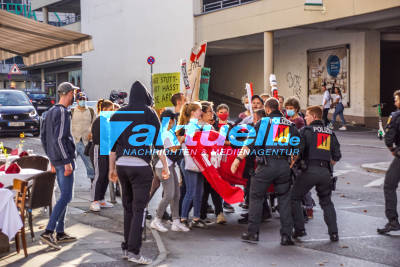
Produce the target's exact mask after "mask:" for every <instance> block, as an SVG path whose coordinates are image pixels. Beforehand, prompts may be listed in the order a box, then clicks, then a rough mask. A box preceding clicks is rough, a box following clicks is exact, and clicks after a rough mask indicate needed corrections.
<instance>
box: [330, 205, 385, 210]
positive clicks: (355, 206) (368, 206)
mask: <svg viewBox="0 0 400 267" xmlns="http://www.w3.org/2000/svg"><path fill="white" fill-rule="evenodd" d="M384 206H385V205H363V206H357V205H354V206H349V207H336V209H340V210H347V209H355V208H370V207H384Z"/></svg>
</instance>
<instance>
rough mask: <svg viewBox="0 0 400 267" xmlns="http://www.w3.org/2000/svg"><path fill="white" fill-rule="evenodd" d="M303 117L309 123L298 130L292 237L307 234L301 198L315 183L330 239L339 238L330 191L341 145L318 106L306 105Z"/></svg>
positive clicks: (335, 239) (339, 156) (336, 239)
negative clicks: (299, 137)
mask: <svg viewBox="0 0 400 267" xmlns="http://www.w3.org/2000/svg"><path fill="white" fill-rule="evenodd" d="M305 120H306V122H307V125H308V126H305V127H303V128H302V129H301V130H300V136H301V144H300V158H299V160H301V164H300V165H302V173H301V174H300V175H299V176H298V177H297V179H296V182H295V184H294V186H293V191H292V211H293V219H294V228H295V230H294V233H293V237H294V238H298V237H301V236H305V235H306V231H305V228H304V215H303V209H302V207H301V201H302V199H303V197H304V195H305V194H306V193H307V192H309V191H310V190H311V189H312V188H313V187H314V186H315V187H316V190H317V194H318V198H319V203H320V205H321V208H322V210H323V211H324V220H325V223H326V224H327V226H328V232H329V236H330V239H331V241H333V242H335V241H338V240H339V235H338V228H337V222H336V211H335V207H334V206H333V203H332V200H331V195H332V181H333V180H332V178H331V174H332V167H331V166H332V165H334V164H335V163H336V162H337V161H339V160H340V158H341V153H340V145H339V142H338V140H337V138H336V136H335V134H334V133H333V132H332V130H330V129H329V128H328V127H325V126H324V123H323V121H322V109H321V108H320V107H319V106H312V107H309V108H307V112H306V116H305Z"/></svg>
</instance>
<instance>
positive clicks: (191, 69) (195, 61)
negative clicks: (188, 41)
mask: <svg viewBox="0 0 400 267" xmlns="http://www.w3.org/2000/svg"><path fill="white" fill-rule="evenodd" d="M206 51H207V42H203V43H201V44H200V46H198V47H193V48H192V51H191V54H190V60H189V64H188V65H187V74H188V77H189V85H190V89H187V90H186V91H185V96H186V99H187V100H188V101H194V100H199V90H200V79H201V69H202V68H203V66H204V61H205V58H206Z"/></svg>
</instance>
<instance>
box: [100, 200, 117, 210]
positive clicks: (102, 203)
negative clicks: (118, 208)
mask: <svg viewBox="0 0 400 267" xmlns="http://www.w3.org/2000/svg"><path fill="white" fill-rule="evenodd" d="M99 204H100V207H101V208H113V207H114V205H113V204H112V203H110V202H107V201H105V200H100V201H99Z"/></svg>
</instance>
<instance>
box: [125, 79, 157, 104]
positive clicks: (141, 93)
mask: <svg viewBox="0 0 400 267" xmlns="http://www.w3.org/2000/svg"><path fill="white" fill-rule="evenodd" d="M153 103H154V102H153V97H152V96H151V94H150V93H149V91H148V90H147V89H146V87H145V86H144V85H143V84H142V83H141V82H139V81H136V82H134V83H133V84H132V87H131V92H130V94H129V104H128V106H152V105H153Z"/></svg>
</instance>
